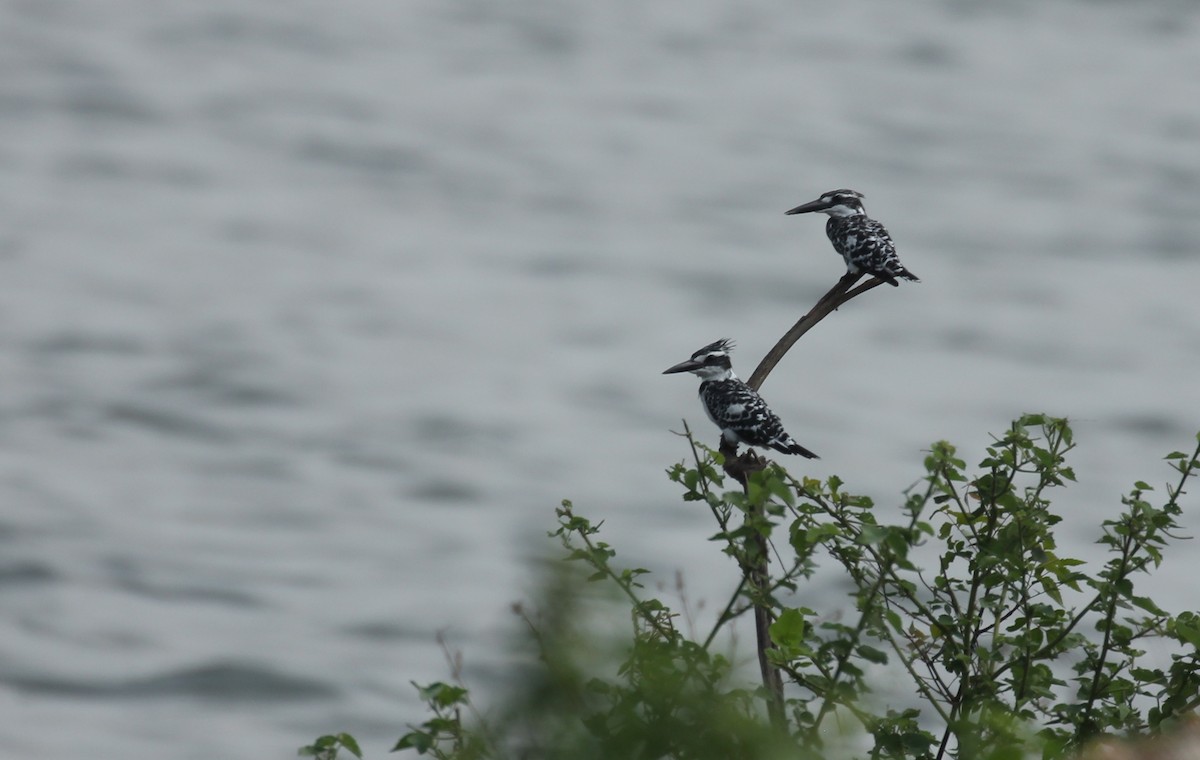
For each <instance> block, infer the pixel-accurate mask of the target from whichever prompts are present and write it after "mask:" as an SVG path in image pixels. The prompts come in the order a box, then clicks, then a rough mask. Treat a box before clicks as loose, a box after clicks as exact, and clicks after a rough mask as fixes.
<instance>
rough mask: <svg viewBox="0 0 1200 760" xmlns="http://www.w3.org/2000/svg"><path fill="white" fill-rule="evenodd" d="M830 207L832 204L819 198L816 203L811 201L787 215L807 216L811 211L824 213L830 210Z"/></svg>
mask: <svg viewBox="0 0 1200 760" xmlns="http://www.w3.org/2000/svg"><path fill="white" fill-rule="evenodd" d="M829 206H830V204H828V203H826V202H825V201H823V200H821V199H820V198H818V199H816V200H815V201H809V202H808V203H805V204H804V205H802V206H797V207H796V208H794V209H792V210H791V211H788V212H786V213H787V215H788V216H791V215H792V214H807V213H809V212H810V211H824V210H825V209H827V208H829Z"/></svg>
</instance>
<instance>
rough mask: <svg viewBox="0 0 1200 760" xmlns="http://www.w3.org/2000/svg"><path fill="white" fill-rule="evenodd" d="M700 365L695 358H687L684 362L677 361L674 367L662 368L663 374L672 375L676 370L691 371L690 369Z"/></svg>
mask: <svg viewBox="0 0 1200 760" xmlns="http://www.w3.org/2000/svg"><path fill="white" fill-rule="evenodd" d="M700 366H702V365H701V364H700V362H698V361H696V360H695V359H688V360H687V361H685V362H679V363H678V364H676V365H675V366H674V367H670V368H668V369H665V370H663V374H664V375H674V374H675V373H676V372H691V371H692V370H694V369H696V368H698V367H700Z"/></svg>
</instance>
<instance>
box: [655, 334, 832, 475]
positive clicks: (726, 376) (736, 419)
mask: <svg viewBox="0 0 1200 760" xmlns="http://www.w3.org/2000/svg"><path fill="white" fill-rule="evenodd" d="M732 350H733V341H730V340H718V341H717V342H716V343H710V344H708V345H707V346H705V347H704V348H702V349H700V350H699V351H697V352H696V353H694V354H692V358H691V359H688V360H687V361H685V362H680V363H679V364H676V365H675V366H674V367H671V368H670V369H668V370H666V371H665V372H663V374H664V375H670V374H674V373H676V372H691V373H693V374H695V375H696V376H698V377H699V378H700V381H701V382H700V400H701V401H702V402H704V411H705V412H707V413H708V418H709V419H710V420H712V421H713V422H714V423H715V424H716V426H717V427H719V428H721V437H722V438H724V439H725V441H727V442H728V443H730V444H737V443H744V444H747V445H748V446H761V447H763V448H772V449H775V450H776V451H779V452H782V453H784V454H799V455H801V456H804V457H808V458H809V459H816V458H817V455H816V454H814V453H812V452H811V451H809V450H808V449H806V448H804V447H803V446H801V445H800V444H798V443H796V441H794V440H793V439H792V437H791V436H790V435H788V434H787V433H786V432H784V429H783V423H782V422H780V421H779V417H777V416H776V415H775V413H774V412H772V411H771V410H770V409H769V408H768V407H767V402H766V401H763V398H762V396H760V395H758V392H757V391H755V390H754V389H753V388H751V387H750V386H749V385H746V384H745V383H743V382H742V381H741V380H739V379H738V376H737V375H735V374H733V366H732V364H731V363H730V361H729V352H730V351H732Z"/></svg>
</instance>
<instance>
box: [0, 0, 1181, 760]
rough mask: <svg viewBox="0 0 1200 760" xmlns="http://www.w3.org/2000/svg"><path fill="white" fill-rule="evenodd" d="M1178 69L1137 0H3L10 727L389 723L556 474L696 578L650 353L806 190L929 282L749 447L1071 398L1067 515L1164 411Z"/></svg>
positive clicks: (792, 293)
mask: <svg viewBox="0 0 1200 760" xmlns="http://www.w3.org/2000/svg"><path fill="white" fill-rule="evenodd" d="M1197 72H1200V7H1198V6H1197V5H1196V4H1195V3H1192V2H1183V1H1179V2H1170V1H1169V0H1148V1H1144V2H1083V1H1082V0H1062V1H1056V2H1040V3H1039V2H1030V1H1023V0H1010V1H1006V2H951V1H949V0H945V1H940V2H938V1H932V0H930V1H925V2H914V3H892V2H888V1H887V0H870V1H866V2H859V3H791V2H784V1H783V0H754V1H752V2H747V3H726V2H719V1H718V0H689V2H681V1H677V0H668V1H666V2H658V3H643V2H631V1H629V0H615V1H614V2H608V3H583V2H551V1H550V0H511V1H510V2H503V3H500V2H485V1H484V0H461V1H458V0H438V1H430V0H399V1H392V2H385V1H384V0H364V1H362V2H313V1H311V0H296V1H294V2H288V3H272V2H265V1H264V2H244V1H239V2H234V1H233V0H205V2H178V3H156V2H146V1H144V0H143V1H140V2H139V1H135V0H110V1H109V2H105V3H95V2H88V1H87V0H7V1H6V2H3V3H2V4H0V378H2V381H3V393H2V394H0V504H2V511H0V715H3V716H4V717H3V719H2V720H0V746H2V747H4V754H5V756H8V757H22V758H75V757H80V756H83V754H86V756H88V757H111V758H116V757H120V758H130V759H135V760H136V759H139V758H168V757H169V758H212V757H221V758H246V759H247V760H249V759H251V758H254V759H256V760H257V759H261V758H266V757H290V756H293V753H294V750H295V747H296V746H298V745H299V744H302V743H305V742H306V741H307V740H310V739H311V738H313V737H315V736H316V735H318V734H320V733H325V732H328V731H334V730H351V731H354V732H356V733H357V734H358V736H359V738H360V740H362V741H363V743H364V745H365V746H366V748H367V749H368V752H369V753H370V755H371V756H375V757H378V756H382V755H383V754H384V751H385V749H387V748H388V747H390V746H391V742H392V741H394V740H395V738H396V737H397V736H398V735H399V734H400V733H401V732H402V731H403V724H404V723H405V722H406V721H415V720H418V719H421V718H422V712H421V711H420V709H419V707H418V705H417V703H416V700H415V698H414V696H413V694H412V693H411V687H410V686H409V680H410V679H415V680H418V681H425V680H431V679H434V678H441V677H445V676H446V667H445V664H444V662H443V661H442V658H441V654H440V653H439V651H438V648H437V645H436V644H435V642H434V636H435V633H436V632H437V631H438V630H439V629H443V628H445V629H446V631H447V635H448V637H449V639H450V641H451V643H452V644H453V645H454V646H455V647H457V648H460V649H462V650H463V651H464V653H465V655H466V658H467V662H468V666H469V672H470V673H472V674H474V677H475V678H477V679H478V681H479V682H480V684H481V688H485V689H496V688H503V684H502V683H500V684H497V683H495V681H494V678H495V675H496V674H497V673H502V672H503V670H502V668H503V663H504V660H505V657H506V655H505V640H506V637H507V632H509V631H511V630H513V629H514V628H515V627H516V624H515V621H514V620H513V619H512V617H511V615H510V613H509V611H508V605H509V604H510V603H511V602H514V601H517V600H519V599H521V598H523V597H524V596H525V595H526V594H527V593H528V591H529V590H530V588H531V587H532V586H533V585H534V581H533V577H534V576H533V573H532V570H531V567H530V564H529V559H530V558H531V557H535V556H539V555H542V554H545V553H546V552H547V551H548V550H550V549H551V548H552V547H551V545H550V544H549V542H548V541H547V540H546V538H545V535H544V534H545V531H546V530H548V529H549V528H551V527H552V526H553V510H554V508H555V506H556V505H557V504H558V502H559V500H560V499H562V498H564V497H570V498H572V499H574V500H575V502H576V504H577V505H578V507H579V509H580V510H581V511H582V512H584V513H585V514H588V515H589V516H591V517H593V518H594V519H603V520H605V521H606V528H605V529H606V536H607V538H608V539H609V540H610V541H612V543H614V544H615V545H616V546H617V547H619V548H620V549H621V550H622V552H623V553H622V556H621V559H623V560H624V561H626V562H628V563H630V564H636V565H641V566H645V567H649V568H651V569H653V570H655V571H657V572H658V573H660V574H661V575H660V577H661V578H662V579H663V580H665V581H668V582H669V581H670V577H671V575H672V573H673V572H674V571H675V570H680V571H682V573H683V574H684V576H685V577H686V579H687V583H688V588H689V591H688V593H689V595H690V596H691V597H692V599H693V601H695V600H698V599H708V600H710V602H714V603H715V602H717V601H719V600H723V598H724V595H725V594H727V593H728V592H729V590H730V588H731V581H732V577H733V568H732V567H730V566H729V565H728V564H727V563H724V562H722V561H721V559H720V558H719V555H718V554H717V552H716V551H715V547H714V546H712V545H709V544H707V543H706V542H705V538H706V537H707V536H708V535H709V534H710V533H711V532H712V531H713V527H712V525H711V522H710V519H711V518H710V517H709V516H708V515H707V513H706V512H705V511H703V510H696V509H695V508H694V505H687V504H684V503H682V502H680V501H679V499H678V492H677V490H676V488H675V487H673V486H672V485H671V484H670V483H668V482H667V481H666V479H665V477H664V476H663V470H664V469H665V468H666V467H668V466H670V465H671V464H672V463H674V462H676V461H680V460H682V459H683V458H684V457H685V455H686V449H685V446H684V444H683V443H682V441H681V440H680V439H679V438H677V437H675V436H674V435H672V434H671V432H670V431H671V430H678V429H679V428H680V426H681V422H680V419H681V418H683V417H687V418H688V419H689V421H690V422H691V423H692V425H693V427H694V428H695V429H696V430H698V431H701V432H702V433H703V434H704V435H706V436H709V437H710V438H711V439H712V440H713V441H714V442H715V436H713V435H712V433H713V430H712V428H711V427H710V426H709V424H708V422H707V421H706V420H705V419H704V418H703V415H702V414H701V412H700V407H699V405H698V402H697V400H696V399H695V390H696V384H695V382H694V380H693V378H691V377H690V376H688V377H686V378H682V377H675V376H672V377H662V376H661V375H660V374H659V373H660V372H661V371H662V370H663V369H664V368H666V367H667V366H668V365H670V364H673V363H675V362H677V361H680V360H682V359H684V358H686V357H687V356H688V355H689V354H690V353H691V352H692V351H693V350H695V349H696V348H698V347H700V346H701V345H703V344H705V343H708V342H710V341H712V340H715V339H717V338H720V337H732V338H735V339H736V340H737V341H738V343H739V351H738V353H737V354H735V357H734V358H735V367H738V368H739V369H740V370H741V371H742V374H743V376H747V375H748V374H749V372H750V370H751V369H752V368H753V367H754V364H755V363H757V361H758V359H759V358H760V357H761V356H762V355H763V353H765V352H766V350H767V349H768V348H770V346H771V345H772V344H773V343H774V341H775V340H776V338H777V337H778V336H779V335H780V334H782V333H783V331H784V330H785V329H786V328H787V327H789V326H790V325H791V324H792V322H793V321H794V320H795V319H796V318H797V317H798V316H799V315H800V314H802V313H803V312H804V311H806V310H807V309H808V307H809V306H810V305H811V304H812V303H813V301H815V299H816V298H817V297H818V296H820V295H821V294H822V293H823V292H824V291H825V290H826V288H828V287H829V286H830V285H831V284H832V283H833V282H834V281H835V280H836V279H837V278H838V276H839V275H840V274H841V273H842V265H841V263H840V261H839V260H838V259H837V257H836V256H835V255H834V253H833V252H832V249H831V248H830V247H829V244H828V242H827V241H826V240H825V237H824V224H823V223H824V217H817V218H812V217H785V216H784V214H783V212H784V210H786V209H788V208H791V207H792V206H794V205H796V204H798V203H801V202H803V201H807V200H811V199H812V198H815V197H816V196H817V195H818V194H819V193H820V192H822V191H825V190H828V189H831V188H837V187H851V188H854V189H857V190H859V191H861V192H864V193H865V194H866V196H867V209H868V211H869V212H870V213H871V214H872V215H873V216H875V217H876V218H879V219H881V220H882V221H884V222H885V223H886V224H887V225H888V227H889V228H890V229H891V231H892V234H893V237H894V238H895V239H896V241H897V243H898V245H899V250H900V252H901V256H902V258H903V260H904V262H905V263H906V264H907V265H908V266H909V267H910V268H911V269H912V270H913V271H915V272H916V273H917V274H919V275H920V276H921V277H922V278H923V280H924V281H923V282H922V283H920V284H913V285H909V284H906V285H904V286H902V287H900V288H897V289H892V288H886V287H885V288H881V289H878V290H876V291H873V292H871V293H870V294H868V295H867V296H865V297H863V298H861V299H859V300H858V301H855V302H853V303H852V304H851V305H850V306H848V307H846V308H844V309H842V310H841V311H840V312H839V313H837V314H835V315H833V317H831V318H830V319H829V320H827V321H826V322H824V323H822V324H821V325H820V326H819V327H818V328H817V329H816V330H815V331H813V332H812V333H810V334H809V335H808V336H807V337H806V338H805V339H804V340H803V341H802V342H801V343H800V344H799V345H798V346H797V347H796V348H795V349H794V350H793V352H792V353H791V354H790V355H789V356H788V357H787V358H786V359H785V361H784V362H783V363H782V364H781V365H780V366H779V368H778V369H777V370H776V372H775V374H774V375H773V376H772V377H771V378H770V379H769V380H768V382H767V384H766V386H765V387H764V395H765V396H766V397H767V399H768V400H769V401H770V402H771V403H772V405H773V406H774V407H775V409H776V410H777V411H778V412H779V413H780V414H781V416H782V417H783V419H784V421H785V423H786V424H787V426H788V428H789V429H790V431H791V432H792V433H793V434H794V435H795V436H796V437H797V438H798V439H799V440H800V441H801V442H802V443H804V444H805V445H807V446H809V447H811V448H813V449H815V450H816V451H817V452H819V453H820V454H821V456H822V458H821V459H820V460H819V461H817V462H813V463H807V462H800V461H799V460H797V461H795V462H789V464H792V465H794V466H795V467H796V471H797V472H806V473H809V474H812V475H814V476H820V477H824V476H827V475H829V474H833V473H837V474H839V475H840V476H841V477H843V478H844V479H845V480H846V481H847V482H848V483H849V486H850V487H851V488H852V489H853V490H856V491H859V492H865V493H868V494H870V495H872V496H873V497H874V498H875V499H876V500H877V503H878V507H877V508H878V509H880V510H882V511H884V512H890V513H892V514H895V513H897V509H898V505H899V504H900V503H901V492H902V491H903V489H905V488H906V487H908V486H909V485H910V484H912V483H913V482H914V480H915V479H916V478H917V477H918V476H919V474H920V465H921V461H922V458H923V454H922V450H923V449H925V448H926V447H927V446H928V445H929V443H930V442H932V441H935V440H938V439H943V438H945V439H950V440H952V441H954V442H955V443H957V444H958V445H959V446H960V447H961V450H962V452H963V454H964V455H965V457H966V458H967V459H968V461H977V460H978V459H979V457H980V456H981V454H982V447H983V446H984V445H986V444H987V442H988V440H989V438H988V432H989V431H996V432H998V431H1001V430H1002V429H1003V428H1004V427H1005V426H1006V425H1007V424H1008V422H1009V421H1010V420H1011V419H1012V418H1013V417H1015V416H1016V415H1018V414H1020V413H1021V412H1023V411H1046V412H1049V413H1053V414H1057V415H1065V416H1069V417H1071V418H1072V419H1073V420H1074V421H1075V426H1076V434H1077V439H1078V441H1079V443H1080V448H1079V449H1078V451H1077V452H1076V453H1075V455H1074V457H1073V461H1074V463H1075V465H1076V469H1077V472H1078V475H1079V479H1080V483H1079V485H1078V486H1076V487H1072V488H1071V489H1069V490H1068V491H1066V492H1064V493H1063V494H1062V495H1061V496H1060V497H1059V501H1058V502H1057V505H1058V508H1059V509H1061V510H1063V511H1064V512H1065V513H1066V515H1067V519H1066V521H1065V523H1064V526H1063V536H1064V538H1063V541H1064V544H1065V547H1064V548H1065V550H1066V551H1068V552H1081V553H1084V554H1086V555H1087V556H1089V557H1095V556H1096V553H1095V549H1094V548H1093V547H1092V543H1091V542H1092V541H1094V539H1095V536H1096V532H1095V531H1096V529H1095V525H1096V523H1098V521H1099V520H1100V519H1101V518H1103V517H1106V516H1113V515H1115V514H1116V513H1117V511H1118V509H1119V496H1120V494H1121V493H1123V492H1124V491H1126V490H1127V489H1128V488H1129V487H1130V485H1131V484H1132V482H1133V481H1134V480H1136V479H1145V480H1147V481H1149V482H1151V483H1155V484H1161V483H1163V482H1165V480H1166V479H1167V477H1168V474H1169V471H1168V470H1167V468H1166V467H1165V465H1164V464H1163V463H1162V462H1161V461H1160V457H1161V456H1162V455H1164V454H1166V453H1167V452H1169V451H1171V450H1174V449H1184V448H1188V447H1189V445H1191V444H1193V443H1194V441H1193V439H1192V436H1193V434H1194V433H1195V432H1196V431H1197V430H1198V429H1200V405H1198V403H1197V393H1196V391H1197V387H1198V383H1197V379H1198V375H1200V305H1198V298H1197V286H1198V285H1200V247H1198V246H1197V243H1196V241H1197V239H1200V213H1198V210H1200V76H1198V75H1197ZM1190 504H1191V507H1192V512H1190V513H1189V515H1188V517H1187V522H1188V524H1189V526H1191V527H1192V528H1193V530H1192V532H1193V533H1195V532H1196V530H1197V529H1200V519H1198V518H1197V517H1196V512H1195V507H1196V502H1195V499H1194V498H1193V499H1192V500H1191V502H1190ZM1190 554H1191V549H1190V547H1185V548H1184V549H1183V550H1182V551H1179V550H1177V554H1176V555H1175V556H1172V557H1169V558H1168V561H1167V563H1166V564H1165V565H1164V568H1163V571H1162V573H1161V575H1160V580H1159V581H1157V582H1156V584H1155V586H1154V588H1155V591H1156V593H1157V594H1158V597H1157V598H1158V599H1159V601H1160V602H1162V603H1166V604H1169V605H1172V606H1174V607H1175V608H1177V609H1179V608H1183V607H1186V606H1189V605H1190V606H1192V607H1194V606H1195V596H1194V579H1193V577H1191V574H1192V573H1194V572H1195V570H1194V567H1193V564H1192V562H1191V561H1190V558H1189V556H1188V555H1190ZM824 601H825V603H830V604H837V603H838V601H837V599H836V598H834V599H826V600H824ZM489 679H492V680H489ZM84 749H86V752H84V753H83V754H81V751H82V750H84Z"/></svg>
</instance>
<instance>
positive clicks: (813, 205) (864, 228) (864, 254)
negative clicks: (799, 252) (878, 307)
mask: <svg viewBox="0 0 1200 760" xmlns="http://www.w3.org/2000/svg"><path fill="white" fill-rule="evenodd" d="M862 199H863V195H862V193H857V192H855V191H853V190H830V191H829V192H827V193H825V194H823V195H822V196H821V197H820V198H817V199H816V200H815V201H810V202H808V203H805V204H804V205H802V206H797V207H796V208H794V209H792V210H791V211H788V212H787V213H788V214H807V213H810V212H813V211H816V212H819V213H822V214H829V221H828V222H826V223H825V234H826V235H828V236H829V242H831V243H833V248H834V250H836V251H837V252H838V253H840V254H841V255H842V258H843V259H845V260H846V271H848V272H850V273H851V274H858V273H860V272H862V273H865V274H869V275H874V276H875V277H878V278H879V279H881V280H883V281H884V282H886V283H887V284H889V285H892V286H896V285H899V284H900V283H898V282H896V278H897V277H902V278H904V279H905V280H912V281H914V282H920V280H918V279H917V276H916V275H915V274H913V273H912V272H910V271H908V269H906V268H905V267H904V265H903V264H901V263H900V258H899V257H898V256H897V255H896V245H895V243H893V242H892V236H891V235H889V234H888V231H887V229H885V228H884V226H883V225H882V224H880V223H879V222H877V221H875V220H874V219H872V218H871V217H869V216H867V212H866V210H865V209H863V203H862Z"/></svg>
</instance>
